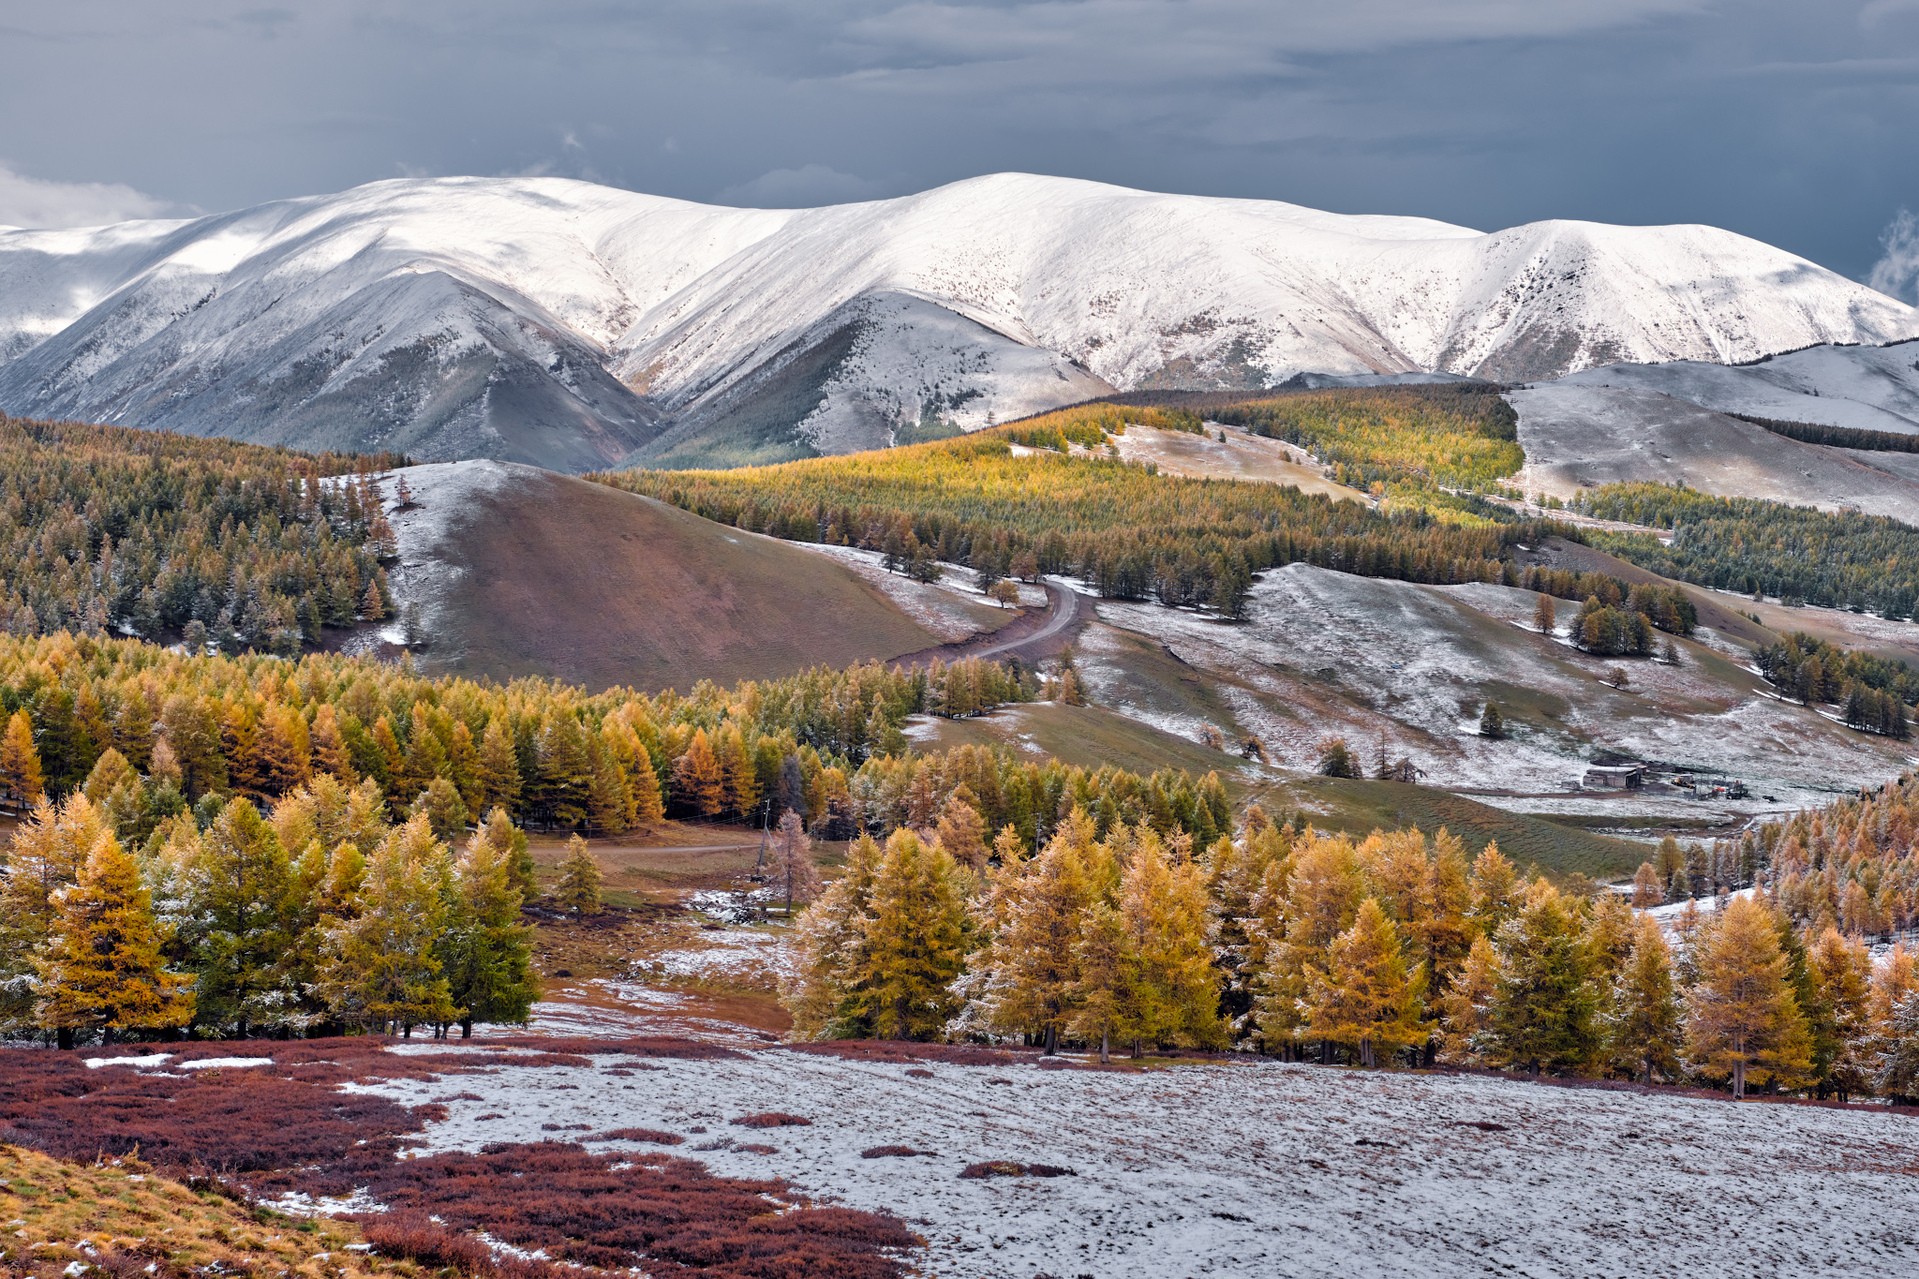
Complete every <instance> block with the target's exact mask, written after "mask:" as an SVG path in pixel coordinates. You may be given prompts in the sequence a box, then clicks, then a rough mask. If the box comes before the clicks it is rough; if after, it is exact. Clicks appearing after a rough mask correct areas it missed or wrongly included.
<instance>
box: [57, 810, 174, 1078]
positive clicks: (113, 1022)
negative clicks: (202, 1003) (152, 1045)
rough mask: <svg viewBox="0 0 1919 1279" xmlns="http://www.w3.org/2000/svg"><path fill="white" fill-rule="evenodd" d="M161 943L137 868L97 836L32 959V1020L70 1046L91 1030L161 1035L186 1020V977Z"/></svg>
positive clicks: (108, 1038) (109, 1035)
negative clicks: (36, 991)
mask: <svg viewBox="0 0 1919 1279" xmlns="http://www.w3.org/2000/svg"><path fill="white" fill-rule="evenodd" d="M164 940H165V938H164V936H163V935H162V932H161V929H160V926H159V924H158V923H156V922H155V920H154V917H153V903H152V900H151V899H150V898H149V897H148V894H147V890H146V887H145V886H144V885H143V884H142V883H141V882H140V868H139V867H138V866H137V865H136V864H135V863H134V860H133V858H132V857H130V856H129V855H128V854H127V853H126V851H125V850H124V849H122V848H121V847H120V842H119V841H118V840H116V839H115V838H114V837H113V836H112V835H111V834H110V833H102V834H101V835H100V837H99V838H98V839H97V840H96V841H95V843H94V846H93V850H92V852H91V853H90V854H89V856H88V857H87V862H86V866H85V867H84V868H83V869H82V870H81V872H80V878H79V882H78V883H76V884H74V885H72V886H71V887H68V888H64V889H62V890H61V891H60V892H59V893H58V894H57V896H56V898H55V914H54V920H53V936H52V939H51V941H50V943H49V945H48V947H47V952H46V956H45V957H44V958H43V959H42V960H40V962H39V965H38V967H39V976H40V990H41V996H40V1004H39V1009H38V1015H39V1021H40V1024H41V1025H42V1026H46V1027H48V1028H50V1029H52V1030H54V1031H56V1032H58V1033H59V1034H60V1036H61V1042H62V1043H63V1044H67V1043H71V1042H72V1036H73V1035H74V1034H75V1033H76V1032H93V1033H98V1034H99V1035H100V1036H101V1039H102V1042H104V1043H108V1044H111V1043H112V1042H113V1039H114V1036H115V1035H116V1034H119V1033H121V1032H124V1031H130V1030H131V1031H141V1030H167V1029H173V1028H175V1027H179V1026H184V1025H186V1024H187V1023H188V1022H189V1021H191V1020H192V1019H193V991H192V985H193V979H192V978H191V977H189V976H187V975H186V974H184V973H177V972H173V971H171V970H169V969H168V968H167V966H166V960H165V957H164V956H163V955H162V954H161V946H162V944H163V942H164Z"/></svg>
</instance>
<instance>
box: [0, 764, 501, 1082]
mask: <svg viewBox="0 0 1919 1279" xmlns="http://www.w3.org/2000/svg"><path fill="white" fill-rule="evenodd" d="M118 758H119V757H118V756H117V754H109V755H107V756H104V757H102V760H101V767H99V768H97V769H96V770H95V773H96V775H95V776H94V777H93V778H90V779H89V782H88V785H87V786H86V787H85V788H83V789H81V790H77V791H75V792H73V793H72V794H71V795H69V796H67V797H66V798H65V799H63V800H60V801H58V802H54V801H42V802H41V803H40V804H38V805H36V806H35V808H34V809H33V810H32V812H31V814H30V815H29V816H28V818H27V819H26V821H25V822H24V823H23V824H22V825H21V826H20V827H19V829H18V830H17V831H16V832H15V833H14V835H13V838H12V840H11V841H10V843H9V845H8V847H7V849H6V850H5V856H4V859H0V871H3V872H4V873H3V874H0V1026H4V1027H5V1028H6V1029H7V1030H8V1031H10V1032H14V1033H18V1032H22V1031H38V1032H49V1033H51V1034H52V1035H54V1036H55V1037H56V1039H57V1040H58V1042H59V1043H60V1045H61V1046H62V1047H72V1046H73V1045H74V1044H75V1043H76V1042H77V1041H79V1040H82V1039H90V1038H92V1037H94V1036H98V1037H99V1038H100V1039H102V1040H103V1041H104V1042H107V1043H111V1042H113V1041H114V1039H115V1038H133V1037H152V1036H156V1035H157V1036H163V1037H172V1036H177V1035H181V1034H193V1035H201V1036H207V1037H214V1038H245V1037H247V1036H248V1035H256V1034H265V1035H286V1034H339V1033H342V1032H349V1031H359V1032H369V1031H370V1032H374V1033H380V1032H388V1031H390V1032H395V1033H406V1034H411V1033H412V1031H413V1029H414V1028H415V1027H418V1026H430V1027H433V1028H434V1029H435V1032H436V1033H437V1034H444V1033H446V1031H447V1030H448V1029H449V1028H450V1027H451V1026H453V1025H456V1024H457V1025H459V1026H460V1027H461V1028H462V1032H463V1033H470V1032H471V1029H472V1026H473V1024H474V1022H475V1021H486V1022H523V1021H525V1020H526V1015H527V1011H528V1009H529V1008H530V1007H531V1005H532V1001H533V998H534V994H535V986H534V980H533V977H532V974H531V972H530V969H529V959H530V956H531V945H530V934H531V930H530V929H529V928H528V927H526V926H525V925H523V924H522V923H521V922H520V908H521V904H522V902H523V901H524V900H526V899H527V898H529V897H530V896H532V894H533V892H534V884H533V863H532V861H531V859H530V858H529V857H528V856H527V844H526V837H525V835H523V834H521V833H520V832H519V831H518V830H517V829H515V828H514V826H513V825H512V823H511V822H510V821H509V820H508V819H507V817H506V815H505V813H504V812H502V811H501V810H498V809H496V810H494V812H493V814H492V815H491V816H490V817H489V818H488V819H487V820H486V821H485V822H482V823H481V824H480V825H479V827H478V828H477V829H476V830H475V831H474V832H473V833H472V834H471V835H470V836H469V837H467V838H466V839H465V841H464V843H463V845H462V847H461V849H460V851H459V852H458V853H457V854H456V853H454V852H453V851H452V849H451V848H450V847H449V846H448V845H447V843H446V842H444V841H443V840H441V839H440V838H439V837H438V836H437V835H435V833H434V831H433V828H432V825H431V823H430V822H429V821H428V819H427V817H426V816H425V815H424V814H415V815H413V816H412V817H410V818H408V819H407V820H405V821H404V822H394V821H391V820H389V816H388V808H387V804H386V801H385V797H384V796H383V795H382V794H381V793H380V790H379V787H378V786H377V785H375V784H374V783H373V782H371V781H370V780H369V781H366V782H362V783H361V784H360V785H358V786H348V785H347V784H346V783H344V782H342V781H341V780H340V779H338V778H336V777H334V776H332V775H331V774H322V775H320V776H319V777H316V778H315V779H313V780H312V781H311V782H309V783H307V784H305V785H302V786H301V787H300V788H299V789H297V790H295V791H293V792H292V793H290V794H288V795H286V796H285V797H283V798H282V799H281V800H280V801H279V802H278V803H276V804H275V805H273V806H272V808H271V809H270V810H268V811H267V812H265V813H262V812H261V810H260V809H259V808H257V807H255V805H254V804H253V802H252V801H251V800H249V799H246V798H245V797H243V796H237V795H236V796H234V797H232V798H231V799H228V800H227V801H225V802H224V803H223V804H219V805H218V806H208V807H207V808H206V809H205V810H204V811H203V812H202V813H200V814H195V813H180V814H177V815H175V816H173V817H171V818H169V819H167V820H166V821H165V822H163V823H162V824H161V826H160V827H158V828H157V829H156V830H155V831H154V832H153V833H152V835H151V836H150V837H149V838H148V839H147V840H146V842H145V843H144V845H142V846H141V847H139V848H138V849H137V850H135V851H128V849H127V847H126V846H125V844H123V842H122V839H123V837H124V835H125V834H126V833H127V832H126V831H125V830H124V828H122V827H120V826H119V825H117V824H116V822H115V821H114V815H113V788H114V787H115V786H116V785H117V784H118V783H117V782H116V781H115V778H116V777H117V775H118V771H119V770H118V769H117V768H116V767H115V766H114V763H113V761H116V760H118ZM124 767H125V765H124V761H121V762H120V764H119V768H124Z"/></svg>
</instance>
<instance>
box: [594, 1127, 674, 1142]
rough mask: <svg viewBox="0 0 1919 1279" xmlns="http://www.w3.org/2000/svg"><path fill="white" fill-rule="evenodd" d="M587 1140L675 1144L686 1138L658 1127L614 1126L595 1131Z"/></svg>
mask: <svg viewBox="0 0 1919 1279" xmlns="http://www.w3.org/2000/svg"><path fill="white" fill-rule="evenodd" d="M587 1140H588V1141H644V1142H647V1143H649V1144H650V1145H655V1146H677V1145H679V1144H680V1143H682V1142H684V1141H685V1140H686V1138H684V1137H682V1136H680V1135H679V1134H678V1133H676V1132H661V1131H660V1130H659V1129H658V1128H615V1129H613V1131H611V1132H601V1133H595V1134H593V1135H592V1136H591V1137H588V1138H587Z"/></svg>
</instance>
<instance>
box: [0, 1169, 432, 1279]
mask: <svg viewBox="0 0 1919 1279" xmlns="http://www.w3.org/2000/svg"><path fill="white" fill-rule="evenodd" d="M0 1222H4V1223H5V1224H6V1227H7V1228H6V1230H5V1231H0V1273H5V1274H7V1275H9V1276H16V1277H19V1276H32V1277H33V1279H54V1277H55V1276H64V1275H65V1274H66V1273H67V1270H68V1267H70V1266H73V1265H75V1264H78V1265H81V1266H85V1267H89V1268H90V1270H89V1271H88V1272H87V1273H91V1274H103V1275H112V1276H116V1279H118V1277H120V1276H132V1275H154V1276H160V1277H162V1279H183V1277H184V1276H187V1275H217V1274H228V1275H234V1274H240V1275H253V1276H261V1277H264V1276H301V1277H302V1279H358V1277H359V1276H374V1275H417V1274H419V1273H420V1271H419V1269H418V1268H417V1267H415V1266H412V1265H408V1264H406V1263H402V1262H395V1261H389V1260H386V1259H383V1258H380V1257H376V1256H369V1255H366V1254H365V1253H362V1252H358V1251H352V1250H351V1248H352V1245H355V1244H358V1243H360V1232H359V1231H358V1230H357V1229H356V1228H355V1227H354V1226H352V1225H351V1224H349V1223H346V1222H338V1221H327V1220H308V1221H295V1220H293V1219H290V1218H287V1217H283V1216H280V1215H279V1214H277V1213H270V1212H264V1211H260V1210H257V1209H250V1208H247V1207H244V1206H242V1205H240V1204H237V1203H234V1202H233V1201H232V1200H230V1199H226V1198H223V1197H222V1196H220V1195H218V1194H215V1193H212V1192H211V1191H204V1190H203V1191H194V1190H192V1189H189V1188H188V1187H187V1186H185V1185H183V1184H182V1183H180V1182H178V1181H174V1180H171V1179H169V1178H167V1177H162V1176H160V1175H159V1174H157V1173H155V1172H154V1171H153V1170H152V1169H151V1168H149V1167H148V1166H147V1165H145V1164H144V1163H141V1162H140V1161H139V1160H138V1159H135V1158H129V1159H122V1160H118V1161H114V1162H112V1163H107V1164H92V1165H87V1164H76V1163H64V1162H62V1161H60V1160H57V1159H54V1158H51V1157H50V1156H47V1155H43V1154H39V1153H36V1152H34V1151H31V1150H23V1149H21V1148H19V1147H17V1146H0ZM149 1266H152V1267H153V1269H152V1270H149V1269H148V1267H149ZM75 1273H76V1274H77V1273H80V1272H75Z"/></svg>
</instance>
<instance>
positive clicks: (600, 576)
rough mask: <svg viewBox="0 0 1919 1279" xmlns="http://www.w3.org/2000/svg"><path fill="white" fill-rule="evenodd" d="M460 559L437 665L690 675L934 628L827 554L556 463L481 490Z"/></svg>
mask: <svg viewBox="0 0 1919 1279" xmlns="http://www.w3.org/2000/svg"><path fill="white" fill-rule="evenodd" d="M440 553H441V554H444V555H446V556H448V557H450V558H451V559H452V560H453V561H454V562H455V563H456V565H457V566H458V567H461V568H463V569H464V570H465V571H466V575H465V577H464V578H463V579H462V580H461V584H460V588H459V590H457V591H455V592H453V593H452V594H451V597H450V599H449V601H448V602H449V607H448V609H447V616H446V618H445V624H446V626H447V628H448V630H449V631H450V632H451V637H450V638H449V639H448V641H447V642H446V643H444V644H442V645H438V646H437V651H433V650H430V651H428V652H427V653H426V654H425V659H426V662H427V664H428V665H429V666H432V665H435V664H450V665H452V666H453V667H454V668H455V669H457V670H459V671H461V672H462V673H466V674H476V675H492V676H495V677H498V678H502V679H511V678H514V677H517V676H522V675H544V676H553V677H557V678H560V679H563V680H566V681H569V682H572V683H580V684H585V685H588V686H589V687H593V688H604V687H610V686H614V685H622V684H625V685H631V686H633V687H635V688H639V689H644V690H656V689H662V688H669V687H677V688H681V689H686V688H691V687H692V686H693V684H694V683H695V682H697V681H698V680H701V679H712V680H714V681H716V682H718V683H720V684H722V685H730V684H732V683H734V682H735V681H737V680H742V679H760V678H765V677H768V676H775V675H790V674H792V673H793V672H795V671H798V670H803V669H805V668H806V667H808V666H814V665H820V664H831V665H834V666H844V665H846V664H847V663H849V662H853V661H858V660H862V659H865V658H876V657H877V658H885V657H893V656H896V655H898V654H900V653H910V652H914V651H916V650H918V649H922V648H925V647H927V646H928V645H930V644H934V643H937V642H938V639H937V637H935V636H934V635H932V634H931V633H930V632H928V631H926V630H925V629H923V628H922V627H920V626H919V625H918V624H917V623H915V622H913V621H912V620H911V619H909V618H908V617H907V616H906V615H905V614H904V613H903V612H901V611H900V609H899V608H898V607H897V606H896V605H894V604H893V603H892V602H891V601H890V600H888V599H887V598H886V597H885V596H884V595H882V594H881V593H880V592H879V590H878V589H876V588H875V587H873V586H872V585H871V584H869V583H867V582H866V581H864V580H862V579H861V578H860V577H859V575H858V574H856V573H854V572H852V571H851V570H850V569H847V568H846V567H844V566H843V565H840V564H838V563H835V562H834V561H832V560H831V559H828V558H827V557H825V556H822V555H815V554H812V553H810V552H808V551H804V550H801V549H799V548H797V547H792V546H787V545H784V544H782V543H780V542H777V541H775V540H773V539H771V538H765V537H759V536H757V535H755V534H752V533H743V532H740V531H738V530H736V529H730V528H722V527H721V526H720V525H717V524H713V523H710V522H709V521H706V520H703V519H700V518H699V517H697V516H694V515H689V514H687V513H686V512H684V511H679V510H675V509H674V508H672V507H669V506H666V505H664V504H663V503H659V502H654V501H651V500H650V499H647V498H642V497H636V496H634V495H633V494H630V493H623V492H620V491H618V490H616V489H612V488H609V487H607V486H605V485H600V484H590V483H587V482H586V481H584V480H576V479H572V478H569V477H567V476H561V475H541V476H532V477H528V478H527V479H526V480H525V481H524V482H519V483H514V484H511V485H508V486H506V487H504V488H502V489H501V490H499V491H498V492H494V493H489V494H486V495H485V496H483V497H482V498H481V499H480V500H479V501H478V502H476V503H475V504H474V508H473V509H472V510H471V511H470V512H467V513H466V518H464V519H462V520H461V522H460V527H458V528H457V529H456V530H455V531H454V534H453V535H452V536H451V537H449V538H448V539H447V545H446V546H445V547H444V548H443V549H442V551H441V552H440Z"/></svg>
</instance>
